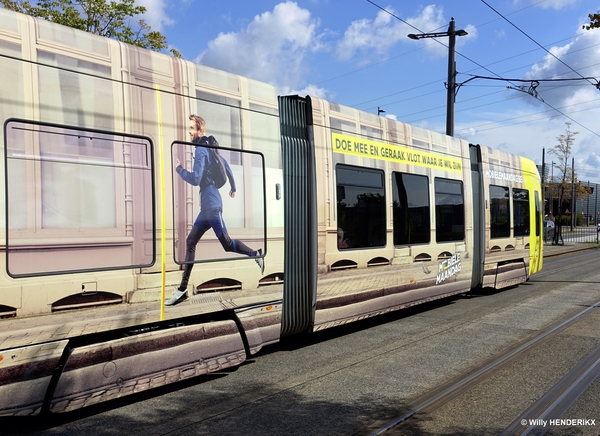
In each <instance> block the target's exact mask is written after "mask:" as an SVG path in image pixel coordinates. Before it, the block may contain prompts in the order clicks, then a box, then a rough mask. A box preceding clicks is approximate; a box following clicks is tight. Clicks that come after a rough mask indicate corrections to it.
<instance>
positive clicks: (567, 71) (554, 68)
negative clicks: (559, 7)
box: [524, 27, 600, 110]
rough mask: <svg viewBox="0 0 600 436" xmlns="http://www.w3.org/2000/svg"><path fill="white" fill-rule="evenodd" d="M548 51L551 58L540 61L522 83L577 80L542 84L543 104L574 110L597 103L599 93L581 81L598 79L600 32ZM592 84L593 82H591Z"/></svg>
mask: <svg viewBox="0 0 600 436" xmlns="http://www.w3.org/2000/svg"><path fill="white" fill-rule="evenodd" d="M579 29H580V27H579V28H578V30H579ZM549 51H550V53H551V54H547V55H545V56H544V58H543V59H542V61H540V62H538V63H536V64H535V65H534V66H533V67H532V68H531V70H530V71H529V72H528V73H527V74H526V75H525V77H524V78H525V79H530V80H535V79H566V78H577V79H579V80H578V81H576V82H562V83H561V82H557V83H551V84H541V85H540V86H539V87H538V92H539V93H540V96H541V97H542V98H543V99H544V101H545V102H547V103H549V104H551V105H552V106H554V107H563V106H572V107H574V105H578V104H584V103H585V102H587V101H593V100H597V99H598V90H597V89H595V88H594V87H593V86H592V85H591V84H590V83H589V82H588V81H586V80H583V79H581V77H600V32H599V31H588V32H583V33H581V34H580V35H579V36H577V37H575V38H574V39H573V41H571V42H570V43H568V44H566V45H564V46H561V47H552V48H551V49H550V50H549ZM557 58H558V59H557ZM592 83H596V82H595V81H593V80H592ZM566 110H570V109H568V108H567V109H566ZM571 110H572V109H571Z"/></svg>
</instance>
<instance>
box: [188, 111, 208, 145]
mask: <svg viewBox="0 0 600 436" xmlns="http://www.w3.org/2000/svg"><path fill="white" fill-rule="evenodd" d="M205 134H206V122H205V121H204V119H203V118H202V117H199V116H198V115H190V140H191V141H193V140H194V139H200V138H202V137H203V136H204V135H205Z"/></svg>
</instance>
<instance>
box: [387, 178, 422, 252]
mask: <svg viewBox="0 0 600 436" xmlns="http://www.w3.org/2000/svg"><path fill="white" fill-rule="evenodd" d="M392 181H393V183H392V189H393V201H394V209H393V210H394V245H412V244H427V243H429V242H430V241H431V213H430V206H429V179H428V178H427V177H426V176H419V175H415V174H404V173H394V174H393V177H392Z"/></svg>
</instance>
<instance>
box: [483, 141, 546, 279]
mask: <svg viewBox="0 0 600 436" xmlns="http://www.w3.org/2000/svg"><path fill="white" fill-rule="evenodd" d="M480 149H481V156H482V171H483V192H484V197H485V223H486V227H485V254H484V273H483V282H482V286H483V287H492V288H496V289H501V288H505V287H508V286H514V285H517V284H519V283H523V282H524V281H526V280H527V278H528V277H529V275H531V274H532V273H535V272H537V271H538V270H539V269H540V268H541V257H542V243H541V236H540V222H539V221H540V219H541V218H540V207H539V203H540V202H539V199H540V198H541V196H540V195H541V188H540V181H539V175H538V174H537V170H535V165H533V162H531V161H529V160H528V159H525V158H522V157H519V156H517V155H513V154H510V153H506V152H503V151H500V150H494V149H491V148H489V147H484V146H480ZM532 262H533V265H534V266H533V268H532V265H531V264H532Z"/></svg>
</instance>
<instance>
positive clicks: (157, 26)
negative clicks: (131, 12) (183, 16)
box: [136, 0, 174, 32]
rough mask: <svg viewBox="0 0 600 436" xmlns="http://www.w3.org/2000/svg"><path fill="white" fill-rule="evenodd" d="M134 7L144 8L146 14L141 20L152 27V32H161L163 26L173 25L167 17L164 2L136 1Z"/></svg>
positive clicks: (153, 0) (159, 0)
mask: <svg viewBox="0 0 600 436" xmlns="http://www.w3.org/2000/svg"><path fill="white" fill-rule="evenodd" d="M136 5H137V6H144V7H145V8H146V13H145V14H144V15H142V17H141V18H143V19H144V20H145V21H146V23H147V24H149V25H150V27H152V30H156V31H158V32H162V31H163V29H164V27H165V26H169V25H171V24H173V23H174V21H173V20H172V19H171V18H170V17H169V16H168V15H167V12H166V7H167V5H166V0H137V1H136Z"/></svg>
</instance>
